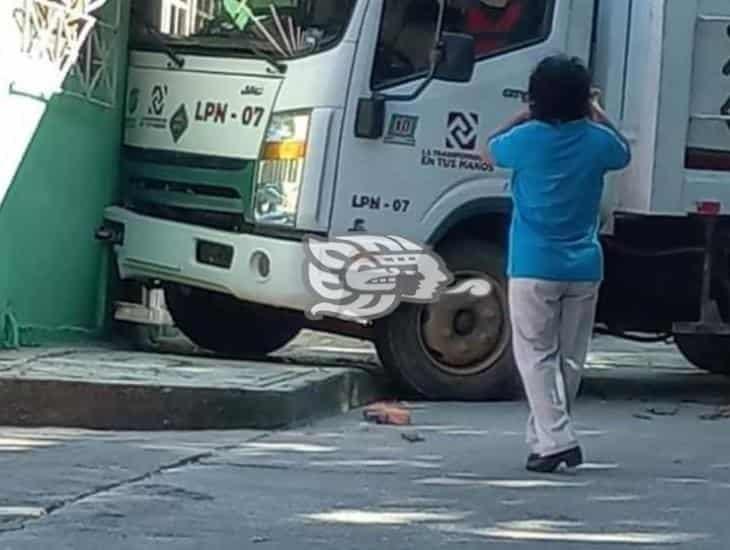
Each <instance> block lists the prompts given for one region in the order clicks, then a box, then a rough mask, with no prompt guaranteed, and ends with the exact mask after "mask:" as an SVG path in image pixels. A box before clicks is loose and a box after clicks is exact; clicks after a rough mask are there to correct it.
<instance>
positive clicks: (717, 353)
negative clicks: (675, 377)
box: [674, 334, 730, 375]
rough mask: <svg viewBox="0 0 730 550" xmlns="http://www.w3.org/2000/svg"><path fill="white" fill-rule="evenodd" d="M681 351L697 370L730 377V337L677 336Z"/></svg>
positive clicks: (676, 339)
mask: <svg viewBox="0 0 730 550" xmlns="http://www.w3.org/2000/svg"><path fill="white" fill-rule="evenodd" d="M674 340H675V342H676V343H677V347H678V348H679V351H680V352H681V353H682V355H684V357H685V358H686V359H687V361H689V362H690V363H692V364H693V365H694V366H696V367H697V368H700V369H702V370H706V371H708V372H712V373H715V374H725V375H730V336H716V335H706V334H676V335H675V336H674Z"/></svg>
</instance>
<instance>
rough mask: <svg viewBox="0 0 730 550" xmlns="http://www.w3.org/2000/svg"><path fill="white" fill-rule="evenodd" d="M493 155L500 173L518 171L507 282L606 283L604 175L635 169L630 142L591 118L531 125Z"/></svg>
mask: <svg viewBox="0 0 730 550" xmlns="http://www.w3.org/2000/svg"><path fill="white" fill-rule="evenodd" d="M489 148H490V151H491V153H492V157H493V159H494V162H495V164H496V165H497V166H499V167H500V168H505V169H510V170H513V177H512V197H513V202H514V208H513V215H512V227H511V230H510V254H509V267H508V275H509V276H510V277H512V278H530V279H546V280H552V281H585V282H589V281H600V280H601V279H602V278H603V253H602V249H601V245H600V242H599V240H598V232H599V229H600V228H599V217H600V207H601V196H602V194H603V186H604V176H605V175H606V173H607V172H609V171H611V170H621V169H623V168H625V167H626V166H628V165H629V163H630V162H631V147H630V146H629V144H628V143H627V142H626V141H625V139H624V138H623V137H622V136H621V135H620V134H619V133H618V132H616V131H614V130H613V129H612V128H609V127H608V126H604V125H601V124H596V123H594V122H592V121H590V120H588V119H582V120H578V121H574V122H569V123H565V124H558V125H552V124H547V123H545V122H540V121H530V122H526V123H524V124H522V125H520V126H516V127H514V128H512V129H511V130H508V131H506V132H503V133H502V134H499V135H497V136H494V137H493V138H492V139H491V140H490V141H489Z"/></svg>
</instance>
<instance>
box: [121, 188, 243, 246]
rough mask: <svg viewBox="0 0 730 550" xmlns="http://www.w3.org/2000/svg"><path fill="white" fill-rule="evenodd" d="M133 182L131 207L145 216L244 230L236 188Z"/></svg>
mask: <svg viewBox="0 0 730 550" xmlns="http://www.w3.org/2000/svg"><path fill="white" fill-rule="evenodd" d="M130 184H131V185H130V191H131V193H130V196H129V207H130V208H131V209H132V210H134V211H136V212H138V213H140V214H143V215H145V216H152V217H155V218H161V219H165V220H170V221H175V222H180V223H185V224H191V225H198V226H202V227H208V228H211V229H219V230H223V231H230V232H235V233H239V232H241V231H243V229H244V225H245V223H244V218H243V202H242V197H241V194H240V193H239V192H238V191H237V190H236V189H233V188H230V187H220V186H210V185H201V184H190V183H181V182H173V181H164V180H152V179H134V180H132V181H130Z"/></svg>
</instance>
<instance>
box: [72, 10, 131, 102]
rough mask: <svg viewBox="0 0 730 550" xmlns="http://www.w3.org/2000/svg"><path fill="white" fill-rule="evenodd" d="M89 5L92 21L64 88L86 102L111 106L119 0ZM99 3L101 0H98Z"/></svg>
mask: <svg viewBox="0 0 730 550" xmlns="http://www.w3.org/2000/svg"><path fill="white" fill-rule="evenodd" d="M104 1H105V2H106V5H105V6H104V7H103V8H100V7H98V4H99V2H96V3H95V5H96V7H93V11H94V18H95V25H94V26H93V28H92V30H91V32H90V33H89V36H88V37H87V39H86V41H85V42H84V43H83V45H82V47H81V48H80V50H79V54H78V59H77V61H76V63H75V64H74V65H73V66H72V67H71V69H70V71H69V75H68V78H67V79H66V82H65V84H64V91H65V92H66V93H68V94H70V95H73V96H76V97H79V98H82V99H85V100H87V101H89V102H90V103H94V104H96V105H100V106H102V107H106V108H110V109H113V108H114V107H115V106H116V103H117V88H118V84H119V76H120V75H119V58H120V52H119V46H120V27H121V20H122V2H121V0H104ZM102 3H103V2H102Z"/></svg>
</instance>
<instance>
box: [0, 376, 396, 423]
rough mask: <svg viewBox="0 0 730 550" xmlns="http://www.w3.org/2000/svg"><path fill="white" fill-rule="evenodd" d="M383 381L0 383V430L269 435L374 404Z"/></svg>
mask: <svg viewBox="0 0 730 550" xmlns="http://www.w3.org/2000/svg"><path fill="white" fill-rule="evenodd" d="M387 391H388V389H387V384H386V381H385V380H384V379H383V378H382V377H381V376H378V375H374V374H372V373H369V372H367V371H365V370H360V369H341V370H337V371H333V372H332V373H331V374H329V375H328V376H325V377H322V378H321V379H318V380H314V381H311V382H308V383H306V384H303V385H301V386H300V387H296V388H292V389H288V390H286V391H281V390H278V391H277V390H266V389H239V388H191V387H171V386H155V385H139V384H136V385H135V384H117V383H114V384H110V383H93V382H77V381H64V380H38V379H27V378H11V379H7V378H6V379H3V380H0V403H2V406H1V407H0V425H6V426H16V427H51V426H52V427H64V428H82V429H96V430H137V431H148V430H227V429H261V430H273V429H278V428H283V427H289V426H296V425H301V424H303V423H307V422H309V421H312V420H316V419H320V418H323V417H327V416H332V415H336V414H341V413H344V412H347V411H349V410H352V409H354V408H358V407H362V406H365V405H368V404H370V403H373V402H375V401H378V400H380V399H382V398H383V397H384V396H385V395H387Z"/></svg>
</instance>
